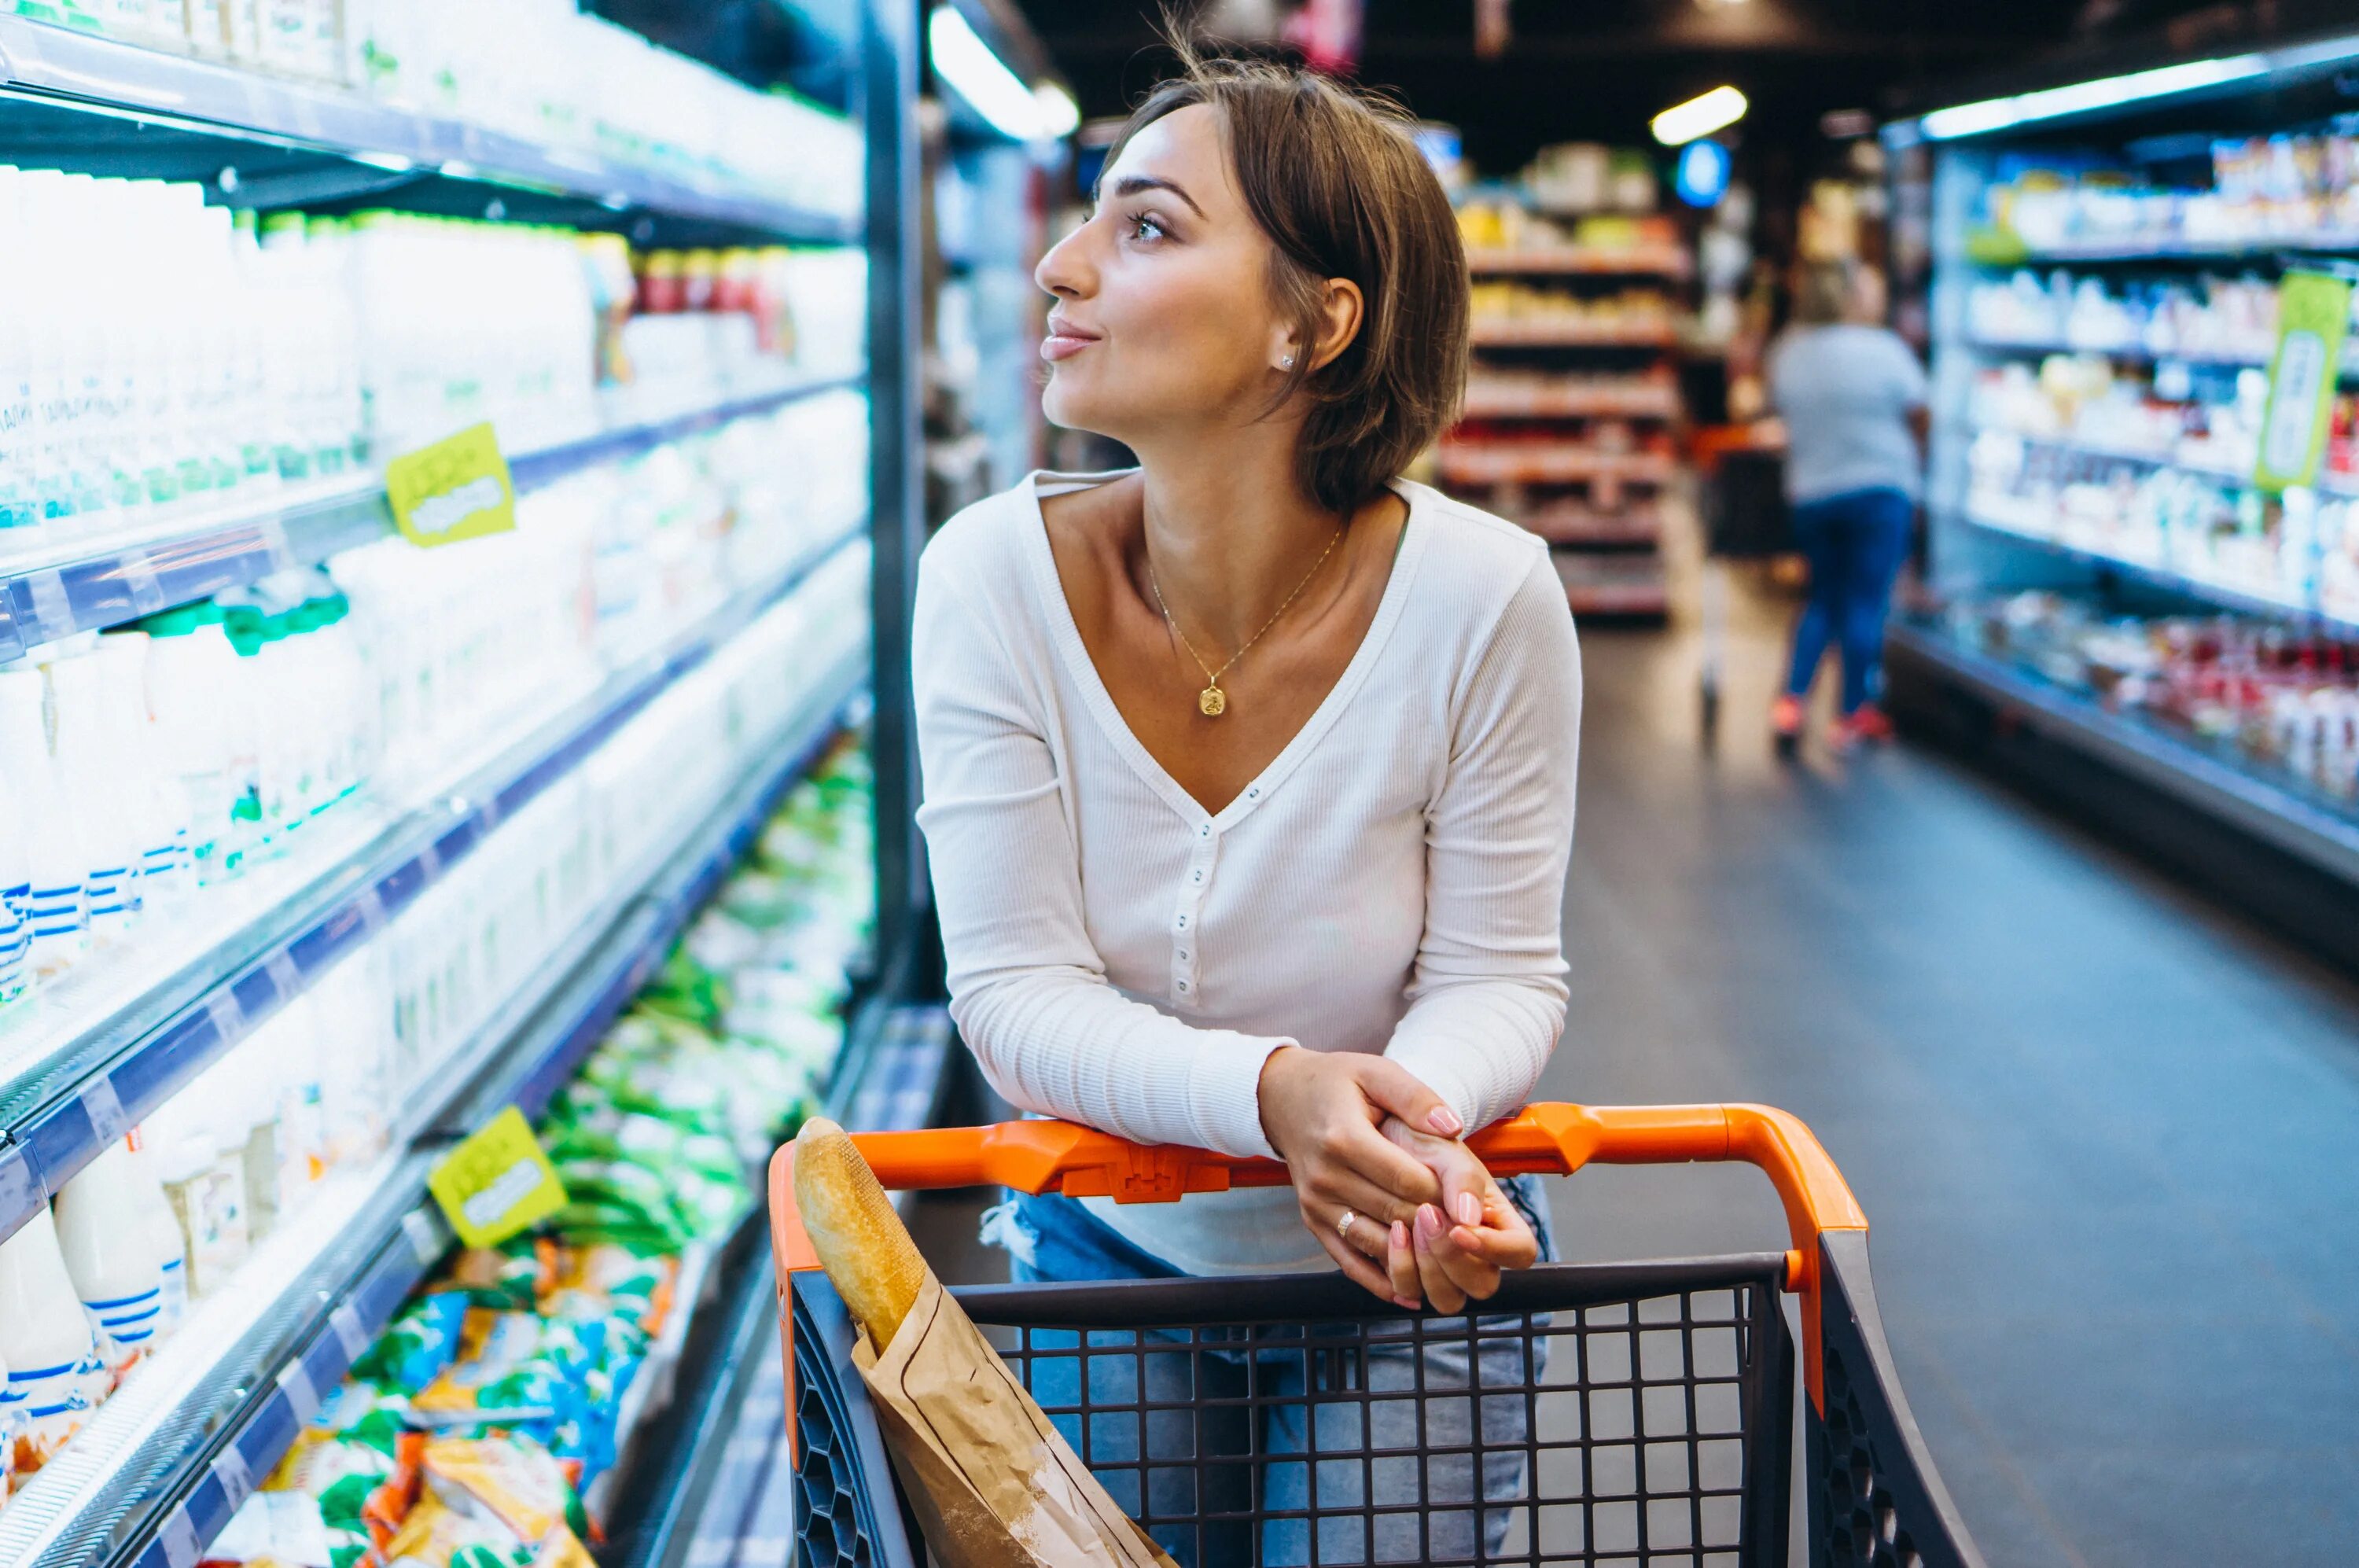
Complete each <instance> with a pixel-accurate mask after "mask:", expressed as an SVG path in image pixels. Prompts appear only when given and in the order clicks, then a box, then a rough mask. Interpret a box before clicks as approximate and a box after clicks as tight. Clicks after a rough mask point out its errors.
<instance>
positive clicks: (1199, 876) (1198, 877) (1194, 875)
mask: <svg viewBox="0 0 2359 1568" xmlns="http://www.w3.org/2000/svg"><path fill="white" fill-rule="evenodd" d="M1203 879H1204V873H1203V871H1202V870H1201V868H1200V869H1198V870H1195V871H1192V872H1190V873H1189V875H1188V880H1189V881H1190V882H1201V881H1202V880H1203Z"/></svg>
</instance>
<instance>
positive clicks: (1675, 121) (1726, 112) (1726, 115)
mask: <svg viewBox="0 0 2359 1568" xmlns="http://www.w3.org/2000/svg"><path fill="white" fill-rule="evenodd" d="M1748 107H1750V105H1749V104H1747V103H1745V94H1744V93H1739V92H1738V91H1737V90H1736V89H1735V88H1734V87H1715V88H1713V89H1712V91H1711V92H1709V93H1702V94H1700V95H1699V96H1697V97H1693V98H1690V99H1689V100H1688V101H1687V102H1686V103H1674V104H1672V105H1671V106H1670V107H1669V108H1668V109H1666V110H1664V111H1663V112H1662V113H1661V114H1658V115H1656V116H1655V117H1654V119H1652V120H1651V121H1649V122H1647V126H1648V128H1649V129H1650V130H1652V131H1653V132H1654V133H1655V139H1656V140H1657V141H1658V142H1660V143H1662V144H1663V145H1664V146H1665V147H1679V146H1681V145H1682V144H1684V143H1687V142H1691V141H1693V140H1695V139H1696V138H1697V137H1698V136H1710V135H1712V132H1714V131H1717V130H1720V129H1721V128H1723V126H1727V125H1734V124H1736V122H1737V121H1739V120H1741V119H1743V118H1745V110H1746V109H1747V108H1748Z"/></svg>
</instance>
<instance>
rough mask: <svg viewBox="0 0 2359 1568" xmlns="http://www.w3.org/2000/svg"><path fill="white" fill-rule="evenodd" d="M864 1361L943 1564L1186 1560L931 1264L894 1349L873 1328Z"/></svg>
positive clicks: (1060, 1566)
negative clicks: (1076, 1443) (1058, 1424)
mask: <svg viewBox="0 0 2359 1568" xmlns="http://www.w3.org/2000/svg"><path fill="white" fill-rule="evenodd" d="M852 1359H853V1365H854V1366H855V1367H858V1368H859V1369H860V1376H861V1378H862V1380H863V1381H864V1382H865V1383H867V1385H868V1392H869V1397H870V1398H871V1399H873V1400H874V1401H875V1409H876V1421H877V1424H878V1425H879V1426H880V1427H882V1428H883V1429H884V1433H885V1443H886V1447H887V1448H889V1449H890V1450H891V1451H892V1454H893V1467H894V1469H895V1470H896V1471H897V1472H898V1473H899V1474H900V1477H901V1487H902V1490H903V1491H905V1492H907V1493H908V1497H909V1504H910V1507H911V1508H912V1509H913V1510H915V1512H916V1513H917V1516H918V1523H919V1528H921V1529H922V1530H924V1531H925V1534H926V1541H927V1544H928V1545H929V1546H931V1547H932V1548H933V1553H934V1557H935V1560H936V1561H938V1562H939V1563H941V1564H942V1568H1100V1565H1103V1568H1158V1565H1159V1568H1177V1564H1175V1563H1173V1562H1172V1561H1171V1559H1170V1558H1169V1556H1167V1555H1166V1554H1165V1553H1164V1552H1161V1551H1160V1550H1158V1548H1157V1546H1156V1545H1155V1543H1154V1542H1153V1541H1149V1540H1148V1539H1147V1532H1146V1531H1144V1530H1140V1529H1139V1528H1138V1526H1137V1525H1136V1524H1134V1523H1133V1522H1132V1521H1131V1520H1130V1519H1129V1518H1128V1517H1127V1516H1126V1515H1125V1514H1124V1513H1123V1511H1122V1510H1121V1509H1120V1508H1116V1507H1115V1506H1114V1499H1113V1498H1112V1497H1108V1496H1106V1490H1105V1488H1104V1487H1103V1486H1100V1485H1098V1480H1097V1477H1096V1476H1094V1475H1091V1474H1090V1472H1089V1469H1088V1467H1087V1466H1086V1465H1083V1464H1082V1461H1081V1457H1080V1456H1079V1455H1078V1454H1074V1452H1073V1451H1072V1448H1071V1446H1070V1445H1069V1444H1068V1443H1066V1442H1065V1440H1064V1438H1063V1437H1061V1436H1060V1435H1059V1434H1058V1432H1057V1429H1056V1428H1055V1427H1054V1426H1051V1425H1050V1424H1049V1418H1048V1417H1047V1416H1046V1415H1044V1414H1042V1413H1041V1410H1040V1407H1039V1406H1038V1404H1036V1403H1034V1402H1033V1399H1032V1396H1031V1395H1030V1394H1028V1393H1027V1392H1026V1391H1025V1389H1024V1385H1023V1384H1021V1383H1019V1382H1017V1381H1016V1377H1015V1374H1013V1373H1011V1372H1010V1371H1008V1369H1007V1364H1006V1362H1004V1361H1002V1360H1000V1358H999V1353H998V1352H997V1351H995V1350H994V1349H992V1348H991V1344H990V1342H989V1341H988V1340H986V1339H984V1337H983V1334H982V1333H981V1332H980V1331H979V1330H977V1329H976V1328H975V1326H974V1323H973V1320H972V1319H970V1318H969V1317H968V1316H967V1315H966V1313H965V1312H963V1311H962V1310H961V1309H960V1307H959V1304H958V1303H957V1302H956V1301H952V1300H951V1298H950V1294H949V1292H947V1291H945V1290H943V1289H942V1287H941V1281H940V1280H938V1279H935V1278H934V1276H933V1274H932V1272H931V1271H930V1270H929V1271H928V1272H927V1275H926V1282H925V1284H924V1286H923V1287H922V1288H921V1289H920V1290H919V1292H918V1301H917V1304H916V1305H915V1306H913V1307H911V1308H910V1309H909V1315H908V1318H906V1319H905V1320H903V1322H902V1323H901V1329H900V1332H899V1333H898V1334H895V1335H894V1336H893V1343H892V1344H891V1345H887V1346H886V1347H885V1354H884V1355H883V1356H878V1355H877V1353H876V1349H875V1346H874V1345H871V1344H870V1343H869V1339H868V1335H867V1334H866V1332H865V1331H863V1332H862V1333H861V1335H860V1341H859V1343H858V1344H857V1345H854V1346H853V1352H852Z"/></svg>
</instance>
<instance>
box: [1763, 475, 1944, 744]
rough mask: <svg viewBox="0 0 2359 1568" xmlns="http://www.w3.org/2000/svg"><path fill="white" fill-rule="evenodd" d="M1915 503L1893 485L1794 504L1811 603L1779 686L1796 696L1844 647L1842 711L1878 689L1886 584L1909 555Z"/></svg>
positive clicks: (1889, 595) (1855, 708)
mask: <svg viewBox="0 0 2359 1568" xmlns="http://www.w3.org/2000/svg"><path fill="white" fill-rule="evenodd" d="M1916 515H1917V506H1916V503H1915V502H1913V501H1911V500H1909V498H1908V496H1907V495H1904V494H1903V493H1902V492H1900V491H1898V490H1891V489H1885V488H1877V489H1874V490H1852V491H1847V492H1845V493H1844V494H1843V495H1829V496H1827V497H1825V498H1824V499H1822V500H1817V501H1804V502H1801V503H1799V504H1798V505H1797V506H1795V507H1794V539H1795V541H1796V542H1797V543H1798V544H1799V545H1800V546H1801V548H1802V553H1803V554H1804V555H1806V556H1808V557H1809V558H1810V604H1808V605H1806V606H1804V608H1803V610H1802V618H1801V620H1800V621H1799V622H1798V623H1796V625H1795V626H1794V664H1793V670H1792V672H1791V673H1790V674H1789V675H1788V677H1787V679H1786V690H1787V691H1790V692H1792V693H1793V694H1794V695H1795V696H1797V697H1799V696H1803V695H1805V694H1806V693H1808V692H1809V691H1810V681H1811V678H1812V677H1813V676H1815V675H1816V674H1817V673H1818V670H1819V661H1820V660H1821V659H1824V658H1825V657H1826V652H1827V644H1828V643H1829V642H1830V641H1832V642H1835V643H1837V644H1838V645H1839V646H1840V647H1841V648H1842V650H1843V712H1844V713H1856V712H1857V711H1858V710H1859V708H1860V707H1861V706H1862V705H1863V704H1864V703H1867V702H1874V701H1875V698H1876V696H1877V695H1878V694H1879V692H1880V691H1881V689H1882V686H1883V681H1882V679H1881V673H1882V665H1883V660H1884V617H1885V615H1886V612H1887V611H1888V610H1890V608H1891V606H1892V584H1893V583H1894V581H1895V580H1896V579H1897V578H1898V577H1899V575H1900V563H1901V562H1902V561H1905V560H1906V559H1908V529H1909V525H1910V523H1911V522H1912V521H1913V520H1914V519H1915V517H1916Z"/></svg>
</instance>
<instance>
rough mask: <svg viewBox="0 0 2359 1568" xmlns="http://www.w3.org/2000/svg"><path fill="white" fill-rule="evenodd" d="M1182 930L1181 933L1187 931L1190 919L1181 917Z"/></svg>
mask: <svg viewBox="0 0 2359 1568" xmlns="http://www.w3.org/2000/svg"><path fill="white" fill-rule="evenodd" d="M1187 929H1188V917H1187V916H1185V915H1182V916H1180V930H1181V931H1186V930H1187Z"/></svg>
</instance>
